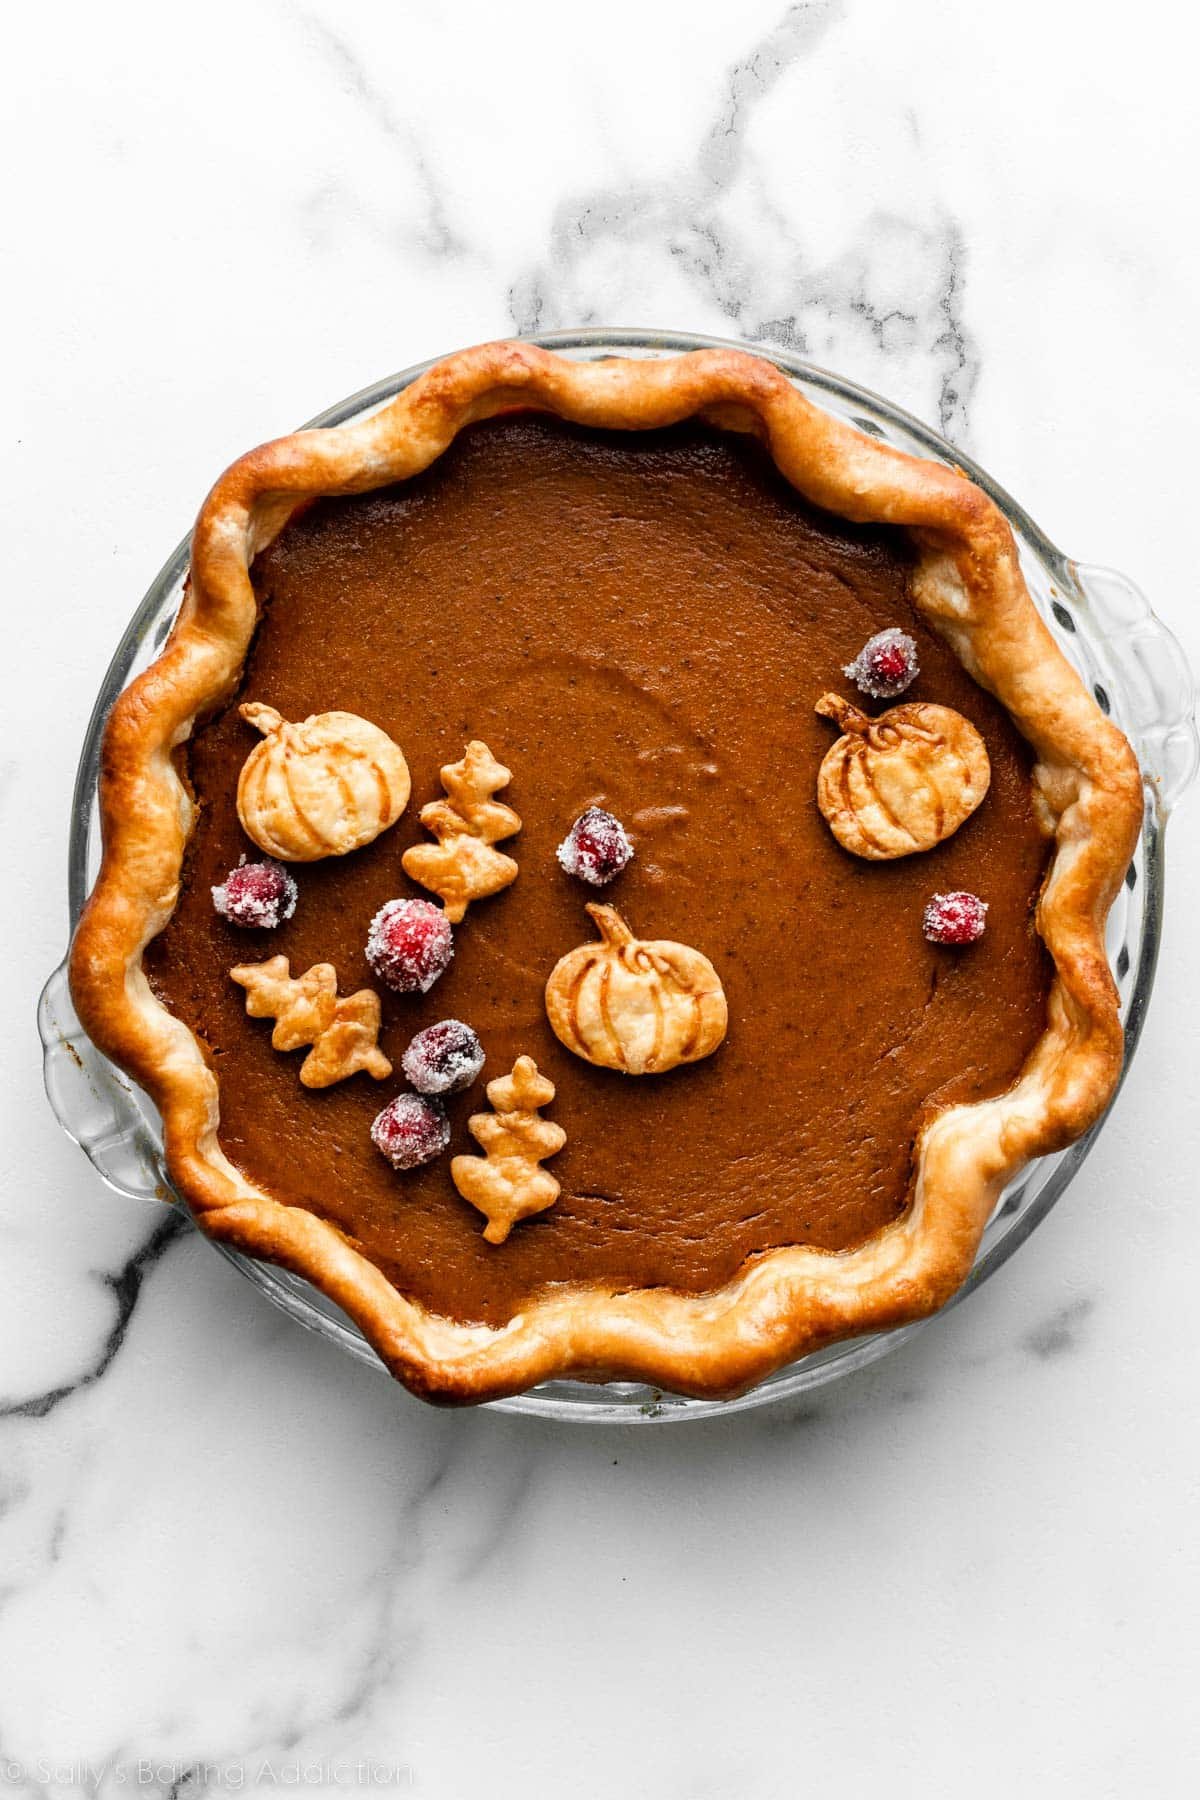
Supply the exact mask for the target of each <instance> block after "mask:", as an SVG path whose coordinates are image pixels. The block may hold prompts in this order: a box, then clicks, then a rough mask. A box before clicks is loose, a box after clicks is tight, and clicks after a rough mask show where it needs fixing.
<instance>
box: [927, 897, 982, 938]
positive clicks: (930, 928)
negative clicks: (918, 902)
mask: <svg viewBox="0 0 1200 1800" xmlns="http://www.w3.org/2000/svg"><path fill="white" fill-rule="evenodd" d="M986 927H987V901H986V900H981V899H980V898H979V896H978V894H967V893H956V894H935V895H934V896H933V899H932V900H931V901H930V902H929V904H928V906H927V907H926V908H925V936H926V937H927V938H928V939H929V941H930V943H931V944H973V943H975V942H976V940H977V939H979V938H981V937H982V936H983V934H984V931H985V929H986Z"/></svg>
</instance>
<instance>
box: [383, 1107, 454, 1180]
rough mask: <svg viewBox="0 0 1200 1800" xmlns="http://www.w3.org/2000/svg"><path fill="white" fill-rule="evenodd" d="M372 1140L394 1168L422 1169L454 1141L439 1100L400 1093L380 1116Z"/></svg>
mask: <svg viewBox="0 0 1200 1800" xmlns="http://www.w3.org/2000/svg"><path fill="white" fill-rule="evenodd" d="M371 1142H372V1143H373V1144H374V1146H375V1148H376V1149H377V1150H380V1151H382V1152H383V1154H384V1156H386V1157H387V1159H388V1161H389V1162H390V1163H391V1165H392V1167H393V1169H419V1168H420V1166H421V1164H422V1163H427V1162H432V1161H433V1159H434V1157H435V1156H440V1155H441V1154H442V1151H443V1150H444V1149H445V1148H446V1146H447V1144H448V1143H449V1142H450V1121H449V1120H448V1119H447V1117H446V1115H445V1113H444V1112H443V1110H442V1108H441V1106H440V1105H439V1103H438V1102H437V1101H436V1100H427V1099H426V1098H425V1096H424V1095H423V1094H397V1095H396V1098H395V1099H394V1100H390V1101H389V1102H388V1104H387V1105H386V1106H385V1107H384V1109H383V1111H382V1112H381V1113H380V1114H378V1116H377V1117H376V1120H375V1123H374V1124H373V1125H372V1127H371Z"/></svg>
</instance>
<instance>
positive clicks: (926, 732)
mask: <svg viewBox="0 0 1200 1800" xmlns="http://www.w3.org/2000/svg"><path fill="white" fill-rule="evenodd" d="M872 645H874V646H875V647H876V651H877V652H878V656H877V659H876V660H877V664H878V667H877V668H876V671H875V672H876V674H877V675H878V676H879V679H878V680H877V681H875V680H873V679H872V675H871V658H870V656H869V655H868V656H867V661H866V662H864V661H863V657H864V655H866V654H867V652H866V650H864V646H866V647H867V649H868V650H869V649H870V647H871V646H872ZM906 659H907V661H906ZM839 732H840V733H841V736H840V737H839V735H838V734H839ZM410 790H411V799H412V805H411V806H409V804H408V802H409V798H410ZM101 802H102V815H103V827H104V858H103V865H102V868H101V871H100V874H99V877H98V880H97V883H96V887H95V890H94V892H93V894H92V897H91V899H90V902H89V904H88V907H87V910H86V912H85V914H84V917H83V919H82V921H81V923H80V926H79V929H78V932H77V934H76V938H75V942H74V945H73V951H72V961H71V978H72V988H73V993H74V997H75V1001H76V1004H77V1006H78V1009H79V1012H80V1015H81V1017H82V1018H83V1020H84V1023H85V1025H86V1027H87V1029H88V1031H89V1032H90V1034H91V1035H92V1037H93V1038H94V1039H95V1041H96V1043H97V1044H98V1045H99V1046H100V1048H101V1049H102V1050H103V1051H104V1052H105V1053H106V1054H108V1055H109V1056H111V1057H112V1058H113V1059H114V1060H115V1061H116V1062H117V1063H119V1064H120V1065H121V1066H122V1067H123V1068H124V1069H126V1070H127V1071H128V1073H129V1074H130V1075H131V1076H132V1077H133V1078H134V1079H135V1080H136V1081H137V1082H139V1083H140V1084H141V1085H142V1086H143V1087H145V1088H146V1089H147V1091H148V1092H149V1093H150V1094H151V1096H152V1097H153V1099H154V1101H155V1102H156V1104H157V1105H158V1107H159V1109H160V1110H161V1113H162V1117H163V1128H164V1139H165V1146H166V1156H167V1161H168V1164H169V1168H170V1171H171V1175H172V1179H173V1182H174V1185H175V1187H176V1189H177V1191H178V1193H179V1195H180V1196H182V1198H183V1200H184V1201H185V1202H186V1203H187V1204H188V1206H189V1207H190V1208H191V1210H192V1212H193V1214H194V1216H195V1218H196V1220H197V1222H198V1223H199V1225H200V1227H201V1228H202V1229H203V1230H204V1231H205V1232H207V1233H208V1234H209V1235H210V1236H212V1237H213V1238H216V1239H219V1240H221V1241H223V1242H225V1243H228V1244H232V1245H236V1246H238V1247H239V1248H240V1249H242V1250H243V1251H246V1252H248V1253H250V1254H252V1255H255V1256H259V1257H264V1258H267V1259H269V1260H271V1261H274V1262H276V1263H279V1264H282V1265H283V1266H285V1267H287V1268H289V1269H291V1270H293V1271H295V1272H296V1273H298V1274H300V1275H302V1276H305V1277H307V1278H308V1279H309V1280H310V1281H311V1282H313V1283H315V1284H316V1285H317V1286H318V1287H320V1288H321V1289H323V1290H324V1292H325V1293H326V1294H328V1295H329V1296H330V1297H331V1298H332V1299H333V1300H334V1301H336V1302H337V1303H338V1304H339V1305H340V1306H341V1307H342V1308H344V1310H345V1311H346V1312H347V1313H348V1314H349V1315H350V1316H351V1317H352V1318H353V1319H354V1320H356V1321H357V1323H358V1325H359V1326H360V1327H361V1329H362V1331H363V1332H364V1333H365V1335H366V1336H367V1338H368V1339H369V1340H370V1342H371V1343H372V1344H373V1345H374V1347H375V1349H376V1350H377V1351H378V1353H379V1355H380V1356H381V1358H382V1359H383V1360H384V1362H385V1363H386V1364H387V1366H388V1367H389V1369H391V1370H392V1372H393V1373H394V1374H395V1375H396V1376H397V1377H398V1378H399V1379H400V1380H402V1381H404V1382H405V1383H406V1384H407V1385H408V1386H409V1387H410V1388H412V1389H413V1390H414V1391H416V1392H417V1393H419V1394H422V1395H423V1396H425V1397H427V1398H430V1399H434V1400H440V1401H452V1402H464V1401H478V1400H486V1399H490V1398H495V1397H497V1396H500V1395H503V1394H510V1393H514V1392H518V1391H521V1390H523V1389H525V1388H528V1387H529V1386H531V1385H532V1384H534V1383H536V1382H539V1381H542V1380H545V1379H547V1378H552V1377H566V1376H569V1377H573V1378H576V1379H583V1380H588V1381H603V1380H606V1379H625V1380H644V1381H649V1382H652V1383H655V1384H658V1385H660V1386H663V1387H667V1388H671V1389H674V1390H676V1391H679V1392H683V1393H688V1394H696V1395H730V1394H733V1393H736V1392H739V1391H741V1390H744V1389H745V1388H747V1387H748V1386H750V1385H752V1384H753V1383H754V1382H756V1381H758V1380H760V1379H761V1378H762V1377H764V1376H765V1375H766V1374H768V1373H769V1372H770V1371H772V1370H773V1369H775V1368H777V1367H779V1366H780V1365H781V1364H783V1363H785V1362H787V1361H789V1360H791V1359H793V1358H795V1357H797V1356H799V1355H802V1354H804V1353H805V1352H807V1351H810V1350H812V1349H813V1348H815V1347H818V1346H820V1345H824V1344H828V1343H830V1342H831V1341H833V1340H835V1339H838V1338H842V1337H846V1336H850V1335H853V1334H855V1333H860V1332H865V1331H870V1330H877V1329H879V1328H881V1327H886V1326H891V1325H895V1324H898V1323H900V1322H902V1321H907V1320H912V1319H915V1318H918V1317H921V1316H922V1315H925V1314H928V1313H929V1312H931V1311H932V1310H934V1309H935V1308H937V1307H938V1306H940V1305H941V1304H942V1303H943V1302H944V1301H945V1300H946V1299H947V1298H948V1297H949V1296H950V1295H952V1294H953V1293H954V1292H955V1290H956V1289H957V1288H958V1286H959V1285H960V1284H961V1283H962V1281H963V1279H964V1278H965V1276H966V1274H967V1272H968V1271H969V1269H970V1267H971V1263H972V1259H973V1257H974V1255H975V1251H976V1249H977V1247H978V1243H979V1239H980V1236H981V1234H982V1231H983V1228H984V1226H985V1224H986V1222H987V1220H988V1217H989V1215H990V1213H991V1211H992V1209H993V1207H994V1205H995V1203H996V1200H997V1197H998V1195H999V1193H1000V1191H1001V1189H1002V1188H1003V1186H1004V1184H1005V1183H1006V1182H1007V1181H1008V1180H1009V1179H1010V1177H1011V1176H1012V1175H1013V1174H1014V1173H1015V1172H1016V1171H1017V1170H1018V1169H1019V1168H1020V1167H1021V1166H1022V1165H1023V1164H1024V1163H1025V1162H1027V1161H1028V1160H1029V1159H1030V1158H1031V1157H1034V1156H1037V1155H1039V1154H1041V1153H1044V1152H1047V1151H1050V1150H1054V1149H1057V1148H1060V1147H1061V1146H1062V1145H1064V1144H1066V1143H1068V1142H1069V1141H1070V1140H1071V1139H1073V1138H1074V1137H1076V1136H1077V1135H1079V1134H1080V1133H1081V1132H1083V1131H1084V1130H1086V1128H1087V1127H1088V1126H1089V1125H1090V1124H1091V1123H1092V1122H1093V1121H1094V1120H1095V1119H1096V1118H1097V1116H1098V1114H1099V1113H1100V1112H1101V1110H1102V1109H1103V1107H1104V1105H1105V1103H1106V1102H1107V1100H1108V1099H1109V1097H1110V1096H1111V1094H1112V1092H1113V1089H1114V1087H1115V1084H1116V1081H1117V1077H1118V1074H1119V1071H1120V1066H1121V1057H1122V1036H1121V1028H1120V1024H1119V1020H1118V1013H1117V996H1116V991H1115V988H1114V984H1113V981H1112V978H1111V976H1110V973H1109V969H1108V966H1107V962H1106V960H1105V954H1104V944H1103V928H1104V919H1105V915H1106V912H1107V910H1108V907H1109V904H1110V902H1111V900H1112V898H1113V895H1114V893H1115V892H1116V889H1117V887H1118V884H1119V883H1120V881H1121V878H1122V876H1123V874H1124V871H1125V868H1126V866H1127V862H1128V859H1129V857H1130V854H1131V852H1132V848H1133V844H1134V841H1135V838H1136V833H1137V830H1138V825H1139V821H1140V817H1141V791H1140V781H1139V776H1138V771H1137V768H1136V764H1135V761H1134V758H1133V755H1132V753H1131V751H1130V749H1129V746H1128V744H1127V743H1126V741H1125V739H1124V738H1123V737H1122V735H1121V734H1120V732H1119V731H1118V730H1117V729H1116V728H1115V727H1114V725H1113V724H1112V723H1111V722H1110V721H1109V720H1108V719H1106V718H1105V717H1104V716H1103V715H1102V714H1101V712H1100V711H1099V710H1098V708H1097V707H1096V705H1095V704H1094V702H1093V700H1092V699H1091V697H1090V696H1089V694H1088V693H1087V692H1086V691H1085V689H1084V687H1083V685H1082V684H1081V682H1080V681H1079V679H1078V677H1077V676H1076V675H1075V673H1074V672H1073V671H1072V669H1071V668H1070V667H1069V665H1068V664H1067V663H1066V661H1065V660H1064V659H1063V657H1062V656H1061V654H1060V653H1059V651H1058V649H1057V648H1056V647H1055V645H1054V643H1053V641H1052V639H1051V637H1050V636H1049V634H1048V632H1047V630H1046V629H1045V627H1044V625H1043V624H1042V622H1041V620H1040V619H1039V617H1038V615H1037V613H1036V611H1035V609H1034V607H1033V604H1032V602H1031V600H1030V597H1029V594H1028V592H1027V590H1026V588H1025V585H1024V582H1023V580H1022V577H1021V572H1020V569H1019V566H1018V561H1017V554H1016V550H1015V547H1014V542H1013V538H1012V535H1011V532H1010V530H1009V527H1008V525H1007V523H1006V521H1005V520H1004V518H1003V517H1002V515H1001V514H1000V513H999V511H998V510H997V508H996V507H995V505H994V504H993V503H992V502H991V500H990V499H989V498H988V497H987V496H986V495H985V494H984V493H982V492H981V491H980V490H979V489H978V488H977V487H975V486H974V485H973V484H972V483H971V482H969V481H968V480H967V479H965V478H964V477H963V476H962V475H960V474H958V473H956V472H954V471H952V470H950V469H948V468H945V467H942V466H940V465H937V464H934V463H931V462H925V461H919V460H916V459H913V458H910V457H908V456H905V455H903V454H901V453H899V452H898V451H896V450H894V449H891V448H888V447H886V446H884V445H883V444H881V443H879V442H876V441H874V440H872V439H869V438H867V437H865V436H863V435H862V434H860V433H859V432H858V431H856V430H854V429H853V428H851V427H850V426H848V425H846V424H844V423H842V422H840V421H838V420H835V419H833V418H832V417H830V416H828V415H826V414H825V413H823V412H822V411H820V410H818V409H817V408H815V407H814V406H813V405H811V404H810V403H809V402H808V401H807V400H806V399H805V398H804V397H802V396H801V394H800V393H798V392H797V390H796V389H795V388H794V387H793V385H792V384H791V382H790V381H789V380H788V379H787V378H786V376H785V375H784V374H782V373H781V372H780V371H779V370H778V369H777V368H776V367H774V366H773V365H772V364H771V363H770V362H768V361H766V360H764V359H762V358H759V357H755V356H752V355H749V354H745V353H741V352H737V351H733V350H723V349H715V350H704V351H697V352H694V353H691V354H688V355H683V356H679V357H673V358H667V359H661V360H649V361H642V360H630V361H624V360H618V359H613V360H607V361H601V362H594V363H581V362H574V361H570V360H567V359H565V358H562V357H559V356H556V355H554V354H551V353H549V352H546V351H543V350H541V349H537V348H535V347H533V346H530V345H527V344H517V343H500V344H491V345H486V346H483V347H481V348H478V349H474V350H470V351H466V352H463V353H462V354H460V355H457V356H453V357H451V358H449V359H448V360H447V361H445V362H443V363H441V364H439V365H437V366H436V367H434V368H432V369H431V370H430V371H429V372H428V373H427V374H425V375H424V376H422V377H420V378H419V379H418V380H417V381H415V382H414V383H413V384H412V385H411V386H410V387H408V388H406V389H405V390H404V391H403V392H402V393H401V394H400V395H399V396H398V397H397V398H395V399H394V400H393V401H391V402H390V403H389V404H388V405H386V406H385V407H384V408H383V409H382V410H381V411H379V412H377V413H375V414H374V415H372V416H371V417H369V418H367V419H365V420H361V421H359V422H356V423H353V424H350V425H346V426H342V427H339V428H336V429H328V430H320V431H308V432H301V433H298V434H296V435H294V436H291V437H287V438H283V439H281V440H280V441H278V442H276V443H273V444H268V445H266V446H265V447H263V448H261V449H258V450H255V451H252V452H251V453H250V454H249V455H247V456H245V457H243V458H242V459H241V460H240V461H239V462H237V463H235V464H234V465H233V467H232V468H231V469H229V470H228V471H227V472H226V473H225V474H224V475H223V476H222V477H221V479H220V480H219V481H218V482H217V485H216V486H215V488H214V489H213V491H212V493H211V494H210V496H209V498H208V500H207V501H206V502H205V505H204V507H203V509H202V511H201V513H200V516H199V519H198V522H197V525H196V528H195V533H194V536H193V541H192V558H191V571H190V580H189V584H188V587H187V592H186V596H185V599H184V603H183V606H182V609H181V611H180V614H179V618H178V621H177V623H176V625H175V627H174V630H173V632H172V634H171V637H170V639H169V641H168V643H167V645H166V647H165V649H164V651H163V654H162V655H161V657H160V658H159V660H158V661H157V662H156V663H155V664H154V665H153V666H152V667H151V668H150V669H148V670H147V671H146V672H145V673H144V674H143V675H141V676H140V677H139V678H138V679H137V680H136V681H135V682H134V684H133V685H132V686H131V687H130V688H129V689H128V690H127V691H126V692H125V693H124V694H123V695H122V696H121V698H120V699H119V700H118V702H117V704H116V706H115V707H114V709H113V713H112V716H111V718H110V720H109V723H108V727H107V733H106V737H105V745H104V757H103V776H102V783H101ZM264 851H265V852H266V855H265V858H264ZM267 965H269V967H267ZM264 970H265V973H264ZM248 1001H252V1002H253V1004H252V1005H250V1007H249V1009H248V1004H247V1003H248ZM281 1034H282V1036H281ZM302 1067H303V1068H306V1069H308V1070H309V1072H310V1077H311V1079H309V1078H306V1077H302V1076H301V1075H300V1074H299V1073H298V1071H299V1070H300V1069H301V1068H302Z"/></svg>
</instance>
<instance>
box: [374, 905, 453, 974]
mask: <svg viewBox="0 0 1200 1800" xmlns="http://www.w3.org/2000/svg"><path fill="white" fill-rule="evenodd" d="M453 955H454V934H453V933H452V932H451V930H450V921H449V919H447V917H446V915H445V913H444V912H443V911H442V909H441V907H440V906H434V905H433V904H432V903H431V902H430V901H428V900H388V901H387V902H386V903H385V904H384V905H383V906H381V907H380V909H379V911H378V912H377V913H376V914H375V917H374V918H373V919H372V920H371V925H370V929H369V931H368V932H367V961H368V962H369V963H370V965H371V967H372V968H373V969H374V971H375V973H376V975H378V977H379V979H380V981H385V982H386V983H387V985H388V987H390V988H394V989H395V990H396V992H397V993H398V994H417V993H421V994H427V993H428V992H429V990H430V988H431V987H432V986H433V984H434V982H435V981H436V980H437V978H438V976H439V975H441V974H442V973H443V971H444V970H445V969H446V968H447V967H448V965H449V962H450V958H451V957H452V956H453Z"/></svg>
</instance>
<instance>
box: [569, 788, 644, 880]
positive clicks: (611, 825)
mask: <svg viewBox="0 0 1200 1800" xmlns="http://www.w3.org/2000/svg"><path fill="white" fill-rule="evenodd" d="M632 859H633V845H632V844H631V843H630V841H629V837H628V835H627V833H626V830H625V827H624V826H623V825H622V823H621V821H620V819H615V818H614V817H613V815H612V814H611V813H610V812H605V811H604V809H603V807H600V806H589V807H588V809H587V811H586V812H584V813H580V815H579V817H578V818H577V819H576V821H575V823H574V824H573V825H572V827H571V829H570V831H568V833H567V835H566V837H565V838H564V839H563V841H562V843H561V844H560V845H559V846H558V860H559V862H560V863H561V864H562V866H563V868H564V869H565V870H566V871H567V874H568V875H577V876H578V877H579V879H580V881H586V882H588V883H590V885H591V886H592V887H605V886H606V885H607V884H608V883H609V882H610V881H611V880H612V879H613V878H614V876H616V875H619V874H620V873H621V870H622V869H623V868H624V867H625V866H626V864H627V863H629V862H630V861H632Z"/></svg>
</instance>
